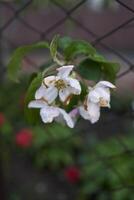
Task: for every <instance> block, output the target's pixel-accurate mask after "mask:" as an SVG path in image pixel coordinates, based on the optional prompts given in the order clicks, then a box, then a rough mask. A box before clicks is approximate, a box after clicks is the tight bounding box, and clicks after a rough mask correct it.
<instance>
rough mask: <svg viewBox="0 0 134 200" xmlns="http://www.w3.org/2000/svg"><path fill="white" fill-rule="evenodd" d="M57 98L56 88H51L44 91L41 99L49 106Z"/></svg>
mask: <svg viewBox="0 0 134 200" xmlns="http://www.w3.org/2000/svg"><path fill="white" fill-rule="evenodd" d="M57 96H58V90H57V88H56V87H54V86H51V87H49V88H47V89H46V90H45V93H44V96H43V98H44V99H45V100H46V101H47V102H48V104H51V103H52V102H53V101H54V100H55V99H56V97H57Z"/></svg>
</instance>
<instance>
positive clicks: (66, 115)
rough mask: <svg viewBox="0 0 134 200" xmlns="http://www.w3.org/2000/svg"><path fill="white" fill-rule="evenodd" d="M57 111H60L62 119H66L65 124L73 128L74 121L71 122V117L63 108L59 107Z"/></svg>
mask: <svg viewBox="0 0 134 200" xmlns="http://www.w3.org/2000/svg"><path fill="white" fill-rule="evenodd" d="M59 111H60V113H61V115H62V116H63V118H64V120H65V121H66V123H67V125H68V126H69V127H70V128H73V127H74V122H73V120H72V118H71V117H70V115H69V114H68V113H67V112H66V111H65V110H63V109H61V108H59Z"/></svg>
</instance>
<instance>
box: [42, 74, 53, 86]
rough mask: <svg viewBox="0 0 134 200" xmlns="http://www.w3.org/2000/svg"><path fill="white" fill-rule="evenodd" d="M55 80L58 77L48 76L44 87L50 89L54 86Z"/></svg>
mask: <svg viewBox="0 0 134 200" xmlns="http://www.w3.org/2000/svg"><path fill="white" fill-rule="evenodd" d="M55 80H56V76H48V77H46V78H44V80H43V83H44V85H46V86H48V87H49V86H54V83H55Z"/></svg>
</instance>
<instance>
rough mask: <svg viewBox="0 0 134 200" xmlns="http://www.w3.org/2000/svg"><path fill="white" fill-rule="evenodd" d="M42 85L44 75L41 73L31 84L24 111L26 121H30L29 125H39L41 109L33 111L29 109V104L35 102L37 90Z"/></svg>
mask: <svg viewBox="0 0 134 200" xmlns="http://www.w3.org/2000/svg"><path fill="white" fill-rule="evenodd" d="M41 83H42V73H39V74H38V75H37V76H36V77H35V78H34V79H33V80H32V82H31V84H30V86H29V88H28V90H27V94H26V98H25V109H24V114H25V116H26V119H27V120H28V122H29V123H33V124H35V123H37V122H38V121H39V120H38V119H39V109H31V108H28V104H29V102H30V101H32V100H34V96H35V92H36V90H37V89H38V88H39V87H40V85H41Z"/></svg>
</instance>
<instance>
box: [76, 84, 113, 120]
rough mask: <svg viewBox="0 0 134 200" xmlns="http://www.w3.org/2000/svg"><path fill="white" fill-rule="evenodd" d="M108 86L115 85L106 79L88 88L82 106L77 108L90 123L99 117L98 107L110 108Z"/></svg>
mask: <svg viewBox="0 0 134 200" xmlns="http://www.w3.org/2000/svg"><path fill="white" fill-rule="evenodd" d="M110 88H112V89H113V88H115V86H114V85H113V84H112V83H110V82H108V81H100V82H99V83H97V84H96V85H95V86H94V87H93V88H90V91H89V93H88V96H87V99H86V101H85V103H84V106H81V107H80V108H79V111H80V115H81V116H82V117H83V118H84V119H87V120H90V121H91V123H95V122H97V121H98V120H99V117H100V107H109V108H110Z"/></svg>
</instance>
